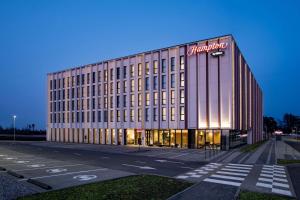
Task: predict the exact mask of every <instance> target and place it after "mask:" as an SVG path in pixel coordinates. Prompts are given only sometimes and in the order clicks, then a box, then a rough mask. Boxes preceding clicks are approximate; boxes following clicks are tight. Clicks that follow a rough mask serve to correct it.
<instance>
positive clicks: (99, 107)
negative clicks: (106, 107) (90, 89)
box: [98, 97, 101, 109]
mask: <svg viewBox="0 0 300 200" xmlns="http://www.w3.org/2000/svg"><path fill="white" fill-rule="evenodd" d="M98 109H101V98H100V97H99V98H98Z"/></svg>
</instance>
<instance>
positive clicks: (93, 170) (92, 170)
mask: <svg viewBox="0 0 300 200" xmlns="http://www.w3.org/2000/svg"><path fill="white" fill-rule="evenodd" d="M100 170H101V171H105V170H107V168H99V169H91V170H85V171H78V172H69V173H65V174H54V175H49V176H38V177H33V178H30V179H42V178H51V177H55V176H66V175H70V174H80V173H87V172H95V171H100ZM25 180H27V179H22V180H20V181H25Z"/></svg>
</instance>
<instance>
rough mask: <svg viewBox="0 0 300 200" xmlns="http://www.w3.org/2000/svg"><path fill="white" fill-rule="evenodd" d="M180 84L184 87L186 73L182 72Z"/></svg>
mask: <svg viewBox="0 0 300 200" xmlns="http://www.w3.org/2000/svg"><path fill="white" fill-rule="evenodd" d="M180 86H181V87H184V73H180Z"/></svg>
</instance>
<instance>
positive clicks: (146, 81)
mask: <svg viewBox="0 0 300 200" xmlns="http://www.w3.org/2000/svg"><path fill="white" fill-rule="evenodd" d="M145 90H146V91H147V90H149V77H146V78H145Z"/></svg>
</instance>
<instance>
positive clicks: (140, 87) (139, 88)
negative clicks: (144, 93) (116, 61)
mask: <svg viewBox="0 0 300 200" xmlns="http://www.w3.org/2000/svg"><path fill="white" fill-rule="evenodd" d="M141 90H142V79H141V78H139V79H138V91H141Z"/></svg>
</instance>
